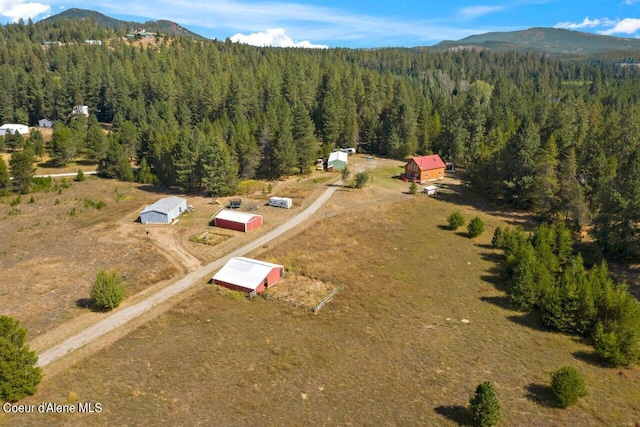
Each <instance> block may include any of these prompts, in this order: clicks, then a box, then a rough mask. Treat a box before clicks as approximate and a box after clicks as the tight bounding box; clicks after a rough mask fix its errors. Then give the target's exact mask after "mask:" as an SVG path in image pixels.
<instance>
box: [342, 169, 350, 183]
mask: <svg viewBox="0 0 640 427" xmlns="http://www.w3.org/2000/svg"><path fill="white" fill-rule="evenodd" d="M349 178H351V171H350V170H349V168H344V169H342V181H343V182H347V181H348V180H349Z"/></svg>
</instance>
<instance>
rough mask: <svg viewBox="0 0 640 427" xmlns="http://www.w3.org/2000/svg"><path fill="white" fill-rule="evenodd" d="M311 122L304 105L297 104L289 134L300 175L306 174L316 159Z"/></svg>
mask: <svg viewBox="0 0 640 427" xmlns="http://www.w3.org/2000/svg"><path fill="white" fill-rule="evenodd" d="M313 131H314V128H313V121H312V120H311V116H310V115H309V112H308V111H307V109H306V107H305V106H304V104H302V103H301V102H300V103H297V104H296V105H295V107H294V109H293V126H292V128H291V133H292V136H293V141H294V145H295V148H296V158H297V166H298V169H299V172H300V173H301V174H304V173H308V172H309V170H310V168H311V166H312V165H313V163H314V161H315V160H316V158H317V157H318V144H317V142H316V137H315V135H314V133H313Z"/></svg>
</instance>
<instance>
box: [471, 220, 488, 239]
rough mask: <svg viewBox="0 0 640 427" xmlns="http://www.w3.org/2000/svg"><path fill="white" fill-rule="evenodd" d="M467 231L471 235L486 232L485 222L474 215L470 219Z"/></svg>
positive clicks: (476, 235)
mask: <svg viewBox="0 0 640 427" xmlns="http://www.w3.org/2000/svg"><path fill="white" fill-rule="evenodd" d="M467 232H468V233H469V237H471V238H473V237H478V236H479V235H481V234H482V233H484V222H482V220H481V219H480V218H479V217H477V216H476V217H474V218H473V219H472V220H471V221H469V225H468V226H467Z"/></svg>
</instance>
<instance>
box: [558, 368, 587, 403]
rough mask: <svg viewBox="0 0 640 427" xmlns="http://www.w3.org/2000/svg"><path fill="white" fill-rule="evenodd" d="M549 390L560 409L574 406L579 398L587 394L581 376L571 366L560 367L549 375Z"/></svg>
mask: <svg viewBox="0 0 640 427" xmlns="http://www.w3.org/2000/svg"><path fill="white" fill-rule="evenodd" d="M551 389H552V390H553V395H554V396H555V398H556V401H557V403H558V406H560V407H561V408H568V407H569V406H571V405H575V403H576V402H577V401H578V399H579V398H581V397H584V396H586V395H587V394H589V393H588V392H587V388H586V387H585V385H584V380H583V379H582V376H581V375H580V374H579V373H578V371H576V370H575V369H574V368H573V366H565V367H562V368H560V369H558V370H557V371H555V372H554V373H553V374H552V375H551Z"/></svg>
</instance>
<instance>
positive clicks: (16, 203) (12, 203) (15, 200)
mask: <svg viewBox="0 0 640 427" xmlns="http://www.w3.org/2000/svg"><path fill="white" fill-rule="evenodd" d="M20 201H21V200H20V195H19V194H18V196H16V198H15V199H13V200H12V201H11V203H9V204H10V205H11V207H13V206H18V205H19V204H20Z"/></svg>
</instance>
